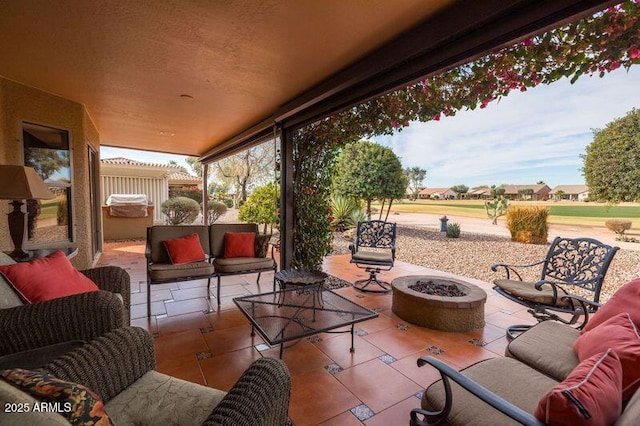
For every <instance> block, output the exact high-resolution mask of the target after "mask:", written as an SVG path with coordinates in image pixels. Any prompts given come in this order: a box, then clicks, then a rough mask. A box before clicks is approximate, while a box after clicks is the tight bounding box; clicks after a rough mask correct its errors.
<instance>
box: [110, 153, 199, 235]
mask: <svg viewBox="0 0 640 426" xmlns="http://www.w3.org/2000/svg"><path fill="white" fill-rule="evenodd" d="M100 180H101V203H102V204H104V203H105V201H106V199H107V197H109V195H111V194H145V195H146V196H147V199H148V200H149V201H150V202H151V203H153V205H154V210H153V221H154V222H158V223H162V222H164V218H163V216H162V212H161V211H160V205H161V204H162V203H163V202H164V201H166V200H168V199H169V186H174V185H175V186H179V187H182V186H189V187H193V186H198V187H199V188H202V183H201V182H200V183H199V184H198V182H196V181H200V179H199V178H197V177H194V176H189V175H187V174H185V173H183V172H182V171H181V170H180V167H179V166H173V165H168V164H155V163H144V162H141V161H136V160H131V159H129V158H123V157H118V158H104V159H101V160H100Z"/></svg>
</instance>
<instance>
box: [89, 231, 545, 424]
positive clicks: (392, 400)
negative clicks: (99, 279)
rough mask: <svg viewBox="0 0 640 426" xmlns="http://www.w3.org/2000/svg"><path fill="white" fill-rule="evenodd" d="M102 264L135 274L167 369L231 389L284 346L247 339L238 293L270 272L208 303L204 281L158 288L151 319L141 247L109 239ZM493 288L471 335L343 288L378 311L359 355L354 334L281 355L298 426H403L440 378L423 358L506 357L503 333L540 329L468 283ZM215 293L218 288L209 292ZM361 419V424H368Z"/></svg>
mask: <svg viewBox="0 0 640 426" xmlns="http://www.w3.org/2000/svg"><path fill="white" fill-rule="evenodd" d="M349 259H350V256H349V255H335V256H330V257H327V258H326V259H325V262H324V264H323V270H324V271H325V272H327V273H329V274H331V275H334V276H336V277H338V278H341V279H344V280H346V281H348V282H353V281H354V280H356V279H361V278H364V277H365V275H366V273H365V272H364V271H362V270H360V269H357V268H356V267H355V266H353V265H351V264H349ZM100 264H101V265H117V266H120V267H122V268H124V269H125V270H126V271H127V272H128V273H129V275H130V276H131V289H132V290H131V291H132V293H131V305H132V306H131V318H132V319H131V325H134V326H138V327H143V328H145V329H147V330H149V331H150V332H151V333H152V334H153V335H154V336H155V344H156V355H157V360H158V370H159V371H160V372H163V373H166V374H169V375H172V376H175V377H179V378H182V379H184V380H189V381H192V382H195V383H200V384H208V385H211V386H215V387H217V388H220V389H224V390H228V389H229V388H231V386H232V385H233V383H235V381H236V380H237V379H238V378H239V377H240V375H241V374H242V372H243V371H244V370H245V369H246V368H247V367H248V366H249V364H251V362H253V361H254V360H256V359H258V358H260V357H263V356H270V357H278V348H277V347H273V348H270V349H266V350H264V348H263V347H261V346H259V345H260V344H262V343H263V341H262V339H261V338H260V337H258V335H256V337H254V338H252V337H251V336H250V331H251V327H250V325H249V322H248V320H247V319H246V317H245V316H244V315H243V314H242V313H241V312H240V311H239V310H238V308H237V307H236V305H235V304H234V303H233V298H234V297H239V296H244V295H249V294H256V293H261V292H268V291H271V289H272V285H273V276H272V274H263V277H262V278H261V280H260V283H259V284H256V282H255V275H239V276H232V277H225V278H223V280H222V291H221V294H222V301H221V302H222V304H221V307H220V309H219V310H218V308H217V306H216V301H215V298H214V297H212V299H211V300H207V298H206V287H207V283H206V280H199V281H187V282H182V283H175V284H163V285H154V286H152V290H151V300H152V308H151V309H152V317H151V318H150V319H147V317H146V293H145V292H146V272H145V259H144V244H143V243H112V244H108V245H107V246H106V247H105V252H104V254H103V256H102V258H101V260H100ZM419 274H427V275H441V276H443V277H447V276H451V277H455V276H454V275H451V274H447V273H444V272H441V271H437V270H433V269H429V268H425V267H421V266H416V265H412V264H409V263H406V262H397V263H396V264H395V266H394V268H393V269H392V270H391V271H389V272H386V273H384V278H385V279H387V278H388V279H393V278H395V277H399V276H403V275H419ZM470 281H471V282H473V283H474V284H476V285H478V286H479V287H481V288H482V289H484V290H485V291H486V292H487V296H488V297H487V302H486V305H485V320H486V325H485V327H484V328H482V329H478V330H474V331H471V332H466V333H448V332H443V331H437V330H430V329H427V328H424V327H419V326H416V325H413V324H409V323H408V322H406V321H404V320H402V319H400V318H398V317H397V316H396V315H395V314H393V313H392V312H391V302H392V295H391V294H390V293H389V294H369V293H362V292H359V291H356V290H354V289H353V288H352V287H345V288H340V289H338V290H335V291H336V292H337V293H338V294H341V295H343V296H344V297H346V298H348V299H351V300H353V301H355V302H356V303H358V304H361V305H364V306H366V307H368V308H370V309H372V310H374V311H376V312H378V313H379V317H378V318H376V319H373V320H369V321H365V322H361V323H358V324H356V337H355V352H354V353H353V354H351V353H350V352H349V345H350V341H349V334H348V333H345V334H329V333H323V334H320V335H318V336H317V338H316V337H315V336H314V337H310V338H306V339H302V340H301V341H299V342H298V343H296V344H294V345H293V346H291V347H289V348H286V349H285V350H284V355H283V359H284V360H285V362H286V364H287V367H288V368H289V370H290V372H291V376H292V395H291V404H290V409H289V416H290V418H291V420H292V421H293V423H294V424H295V425H297V426H300V425H316V424H322V425H341V426H342V425H358V424H362V423H364V424H366V425H385V426H391V425H406V424H407V423H408V413H409V412H410V411H411V409H413V408H416V407H418V406H419V405H420V396H421V395H420V394H421V392H422V391H423V390H424V388H425V387H427V386H428V385H430V384H431V383H432V382H434V381H435V380H437V379H439V378H440V376H439V374H438V372H437V370H435V369H433V368H430V367H423V368H418V367H417V366H416V359H418V358H419V357H421V356H425V355H432V356H437V357H438V358H439V359H441V360H443V361H444V362H446V363H447V364H450V365H452V366H454V367H455V368H457V369H462V368H464V367H467V366H469V365H471V364H474V363H476V362H478V361H480V360H483V359H487V358H492V357H498V356H503V355H504V348H505V346H506V344H507V339H506V338H505V328H506V327H508V326H509V325H512V324H515V323H533V322H534V321H533V318H532V317H531V315H530V314H528V313H527V312H526V308H525V307H524V306H522V305H519V304H516V303H513V302H511V301H509V300H507V299H506V298H504V297H501V296H499V295H498V294H497V293H495V292H494V291H493V290H491V287H492V286H491V285H490V284H489V283H486V282H482V281H478V280H470ZM212 293H213V292H212ZM214 296H215V294H214ZM361 422H362V423H361Z"/></svg>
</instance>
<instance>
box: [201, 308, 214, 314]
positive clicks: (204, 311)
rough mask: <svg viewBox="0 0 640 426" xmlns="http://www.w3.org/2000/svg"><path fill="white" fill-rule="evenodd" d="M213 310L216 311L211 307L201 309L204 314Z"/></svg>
mask: <svg viewBox="0 0 640 426" xmlns="http://www.w3.org/2000/svg"><path fill="white" fill-rule="evenodd" d="M215 311H216V310H215V309H213V308H209V309H203V310H202V313H203V314H205V315H206V314H212V313H214V312H215Z"/></svg>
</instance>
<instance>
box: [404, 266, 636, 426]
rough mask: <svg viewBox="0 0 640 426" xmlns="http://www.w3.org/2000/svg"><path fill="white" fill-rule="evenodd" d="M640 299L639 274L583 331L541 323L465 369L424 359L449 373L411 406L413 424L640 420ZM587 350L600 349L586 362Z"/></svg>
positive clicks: (621, 424) (625, 424) (627, 425)
mask: <svg viewBox="0 0 640 426" xmlns="http://www.w3.org/2000/svg"><path fill="white" fill-rule="evenodd" d="M639 298H640V279H638V280H635V281H631V282H630V283H627V284H626V285H625V286H623V287H621V288H620V289H619V290H618V291H617V292H616V294H615V295H614V296H613V297H612V298H611V299H610V300H609V301H608V302H607V303H606V304H604V305H603V306H602V307H600V308H599V309H598V311H597V312H596V313H595V314H594V315H593V316H592V317H591V318H590V319H589V321H588V322H587V324H586V326H585V328H584V330H583V331H581V330H578V329H576V328H573V327H571V326H569V325H566V324H563V323H560V322H556V321H545V322H541V323H539V324H537V325H536V326H534V327H532V328H530V329H529V330H528V331H525V332H524V333H522V334H521V335H520V336H518V337H517V338H515V339H514V340H513V341H511V342H510V343H509V345H508V346H507V349H506V353H505V355H506V356H505V357H504V358H493V359H489V360H485V361H481V362H478V363H476V364H473V365H471V366H470V367H467V368H465V369H463V370H462V371H460V372H458V371H456V370H455V369H453V368H451V367H449V366H447V365H446V364H444V363H442V362H441V361H439V360H437V359H436V358H433V357H423V358H420V359H419V360H418V365H419V366H423V365H425V364H430V365H432V366H434V367H435V368H437V369H438V370H439V371H440V373H441V376H442V377H443V379H442V380H439V381H437V382H436V383H434V384H432V385H431V386H430V387H429V388H427V390H426V391H425V392H424V395H423V398H422V404H421V405H422V408H421V409H414V410H413V411H412V412H411V425H412V426H420V425H426V424H450V425H468V424H473V425H509V424H528V425H542V424H546V423H552V424H567V425H568V424H570V425H581V424H593V425H596V424H615V425H617V426H632V425H637V424H638V419H640V390H638V389H637V388H638V386H640V334H638V328H639V326H640V307H639V305H638V303H637V301H638V300H639ZM594 307H595V306H594ZM590 333H593V334H591V336H589V334H590ZM625 333H626V334H625ZM587 336H588V337H587ZM587 339H590V340H587ZM598 345H600V346H601V348H598ZM590 346H591V348H590ZM589 350H594V351H596V352H597V353H596V354H594V355H593V356H591V357H589V358H587V359H583V360H582V362H581V361H580V358H579V355H578V354H581V355H580V356H583V355H585V356H586V355H589ZM614 353H615V354H614ZM613 358H616V359H619V362H618V361H616V360H614V359H613ZM561 382H562V384H560V383H561ZM552 389H553V391H552ZM542 401H544V402H545V403H544V404H542ZM536 409H537V410H539V411H538V417H535V416H534V413H535V411H536ZM540 417H542V418H544V419H545V421H544V422H543V421H540V420H539V418H540ZM551 419H554V420H555V421H554V422H552V421H551ZM547 420H548V421H547ZM587 421H591V422H587ZM438 422H440V423H438Z"/></svg>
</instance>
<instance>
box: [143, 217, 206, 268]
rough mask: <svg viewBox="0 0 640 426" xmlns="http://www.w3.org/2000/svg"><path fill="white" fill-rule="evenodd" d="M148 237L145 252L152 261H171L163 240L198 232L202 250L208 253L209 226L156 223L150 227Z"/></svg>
mask: <svg viewBox="0 0 640 426" xmlns="http://www.w3.org/2000/svg"><path fill="white" fill-rule="evenodd" d="M150 229H151V230H152V232H150V233H148V235H150V238H149V239H148V241H147V245H148V249H147V252H148V253H149V255H150V257H151V262H153V263H169V264H170V263H171V258H170V257H169V254H168V253H167V249H166V248H165V246H164V241H166V240H173V239H176V238H180V237H186V236H188V235H191V234H198V239H199V240H200V246H201V247H202V251H203V252H204V253H205V254H207V255H209V254H210V252H209V227H207V226H204V225H180V226H172V225H157V226H153V227H151V228H150Z"/></svg>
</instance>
